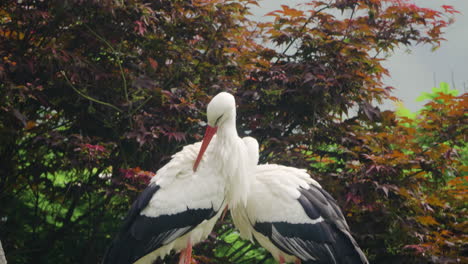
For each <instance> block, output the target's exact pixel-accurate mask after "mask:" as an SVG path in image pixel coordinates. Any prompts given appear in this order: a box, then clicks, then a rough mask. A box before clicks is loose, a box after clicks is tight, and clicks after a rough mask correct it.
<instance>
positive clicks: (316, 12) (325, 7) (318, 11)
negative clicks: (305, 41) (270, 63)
mask: <svg viewBox="0 0 468 264" xmlns="http://www.w3.org/2000/svg"><path fill="white" fill-rule="evenodd" d="M327 8H329V6H328V5H327V6H324V7H322V8H320V9H319V10H317V11H315V13H314V14H312V15H310V17H309V19H307V21H306V22H305V23H304V25H302V28H301V29H300V30H299V33H304V32H303V31H304V29H305V28H306V27H307V25H308V24H309V23H310V22H311V21H312V19H313V18H314V17H315V15H316V14H318V13H320V12H322V11H323V10H325V9H327ZM298 38H299V36H296V37H295V38H294V39H293V40H292V41H291V42H289V44H288V46H287V47H286V49H285V50H283V52H282V53H281V56H283V55H284V54H286V52H287V51H288V50H289V48H291V46H292V44H294V42H296V40H297V39H298ZM279 60H280V57H278V58H276V61H275V64H277V63H278V61H279Z"/></svg>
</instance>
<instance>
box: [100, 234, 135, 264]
mask: <svg viewBox="0 0 468 264" xmlns="http://www.w3.org/2000/svg"><path fill="white" fill-rule="evenodd" d="M132 239H133V238H132V237H131V236H129V235H127V236H126V235H125V234H124V235H120V236H118V237H116V238H115V239H114V241H112V243H111V244H110V245H109V247H108V248H107V250H106V253H104V259H103V260H102V264H131V263H133V262H135V260H134V256H135V255H134V254H133V251H134V249H133V245H135V244H136V243H131V242H130V240H132Z"/></svg>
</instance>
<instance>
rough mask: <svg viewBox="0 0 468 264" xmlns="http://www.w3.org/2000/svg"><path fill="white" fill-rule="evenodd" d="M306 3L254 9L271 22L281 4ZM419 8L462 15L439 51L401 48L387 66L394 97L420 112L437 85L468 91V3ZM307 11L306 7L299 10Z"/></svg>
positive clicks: (455, 0)
mask: <svg viewBox="0 0 468 264" xmlns="http://www.w3.org/2000/svg"><path fill="white" fill-rule="evenodd" d="M305 2H307V1H305V0H263V1H260V7H255V8H252V10H251V11H252V13H253V16H254V18H255V19H258V20H270V19H272V18H269V17H264V15H265V14H266V13H268V12H271V11H273V10H277V9H281V5H285V4H286V5H289V6H291V7H294V6H296V5H297V4H300V3H305ZM414 2H415V3H416V4H417V5H418V6H421V7H428V8H433V9H436V10H442V8H441V6H442V5H452V6H453V7H454V8H455V9H456V10H458V11H460V12H461V14H457V15H456V16H455V23H454V24H452V25H450V26H449V27H448V28H446V30H445V32H446V34H445V35H444V37H445V39H447V41H444V42H442V45H441V47H440V48H439V49H437V50H436V51H431V48H432V47H431V46H429V45H418V46H412V47H409V48H405V47H402V48H400V49H397V50H395V53H394V54H393V55H392V56H391V57H390V58H389V59H388V61H386V62H385V63H384V66H385V67H387V68H388V69H389V71H390V74H391V76H390V77H389V78H386V79H385V81H384V82H385V84H386V85H388V86H393V87H395V90H394V95H395V96H397V97H398V98H400V99H401V100H402V101H403V102H404V104H405V106H406V107H408V108H409V109H410V110H412V111H416V110H418V109H419V108H420V107H421V106H422V105H423V104H424V103H423V102H416V101H415V100H416V98H417V97H418V96H419V95H420V94H421V93H422V92H430V91H431V89H432V87H434V84H435V83H436V85H437V86H439V82H447V83H449V84H450V87H452V88H453V85H455V88H456V89H458V90H459V91H460V93H463V92H467V91H468V0H415V1H414ZM299 9H304V8H299ZM381 108H383V109H389V108H393V103H391V102H387V103H385V104H384V105H383V106H381Z"/></svg>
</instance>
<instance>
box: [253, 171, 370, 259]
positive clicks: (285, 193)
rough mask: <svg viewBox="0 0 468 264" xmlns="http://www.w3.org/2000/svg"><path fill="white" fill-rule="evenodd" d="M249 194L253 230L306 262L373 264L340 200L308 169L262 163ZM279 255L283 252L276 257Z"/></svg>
mask: <svg viewBox="0 0 468 264" xmlns="http://www.w3.org/2000/svg"><path fill="white" fill-rule="evenodd" d="M256 175H257V179H258V180H259V181H258V183H257V185H256V186H255V187H254V192H253V193H252V195H251V197H250V198H249V203H251V202H252V203H251V204H249V207H250V208H249V218H251V221H252V222H253V223H252V225H253V228H254V229H255V230H256V231H257V232H259V233H261V234H263V235H264V236H266V237H268V238H269V240H270V241H271V242H272V243H273V244H274V245H275V246H276V247H278V248H279V249H280V250H282V251H283V252H285V253H288V254H290V255H294V256H296V257H299V258H300V259H301V260H302V261H303V262H302V263H304V264H305V263H340V264H341V263H353V264H354V263H368V262H367V259H366V257H365V255H364V254H363V252H362V251H361V249H360V248H359V246H358V245H357V243H356V241H355V240H354V239H353V237H352V236H351V234H350V231H349V227H348V225H347V223H346V220H345V218H344V216H343V214H342V213H341V210H340V208H339V207H338V205H337V204H336V201H335V200H334V199H333V198H332V196H331V195H330V194H328V193H327V192H326V191H325V190H323V189H322V188H321V187H320V185H318V184H317V183H316V182H312V183H310V182H309V184H304V181H305V180H306V177H305V176H307V177H310V176H308V175H307V174H306V173H305V171H302V170H298V169H294V168H290V167H284V166H278V165H276V166H273V165H261V166H259V169H258V172H257V174H256ZM276 257H277V256H276Z"/></svg>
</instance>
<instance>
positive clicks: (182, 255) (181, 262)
mask: <svg viewBox="0 0 468 264" xmlns="http://www.w3.org/2000/svg"><path fill="white" fill-rule="evenodd" d="M185 251H186V249H185V248H184V249H182V251H180V256H179V264H184V262H185V259H186V257H185V255H186V254H185Z"/></svg>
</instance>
